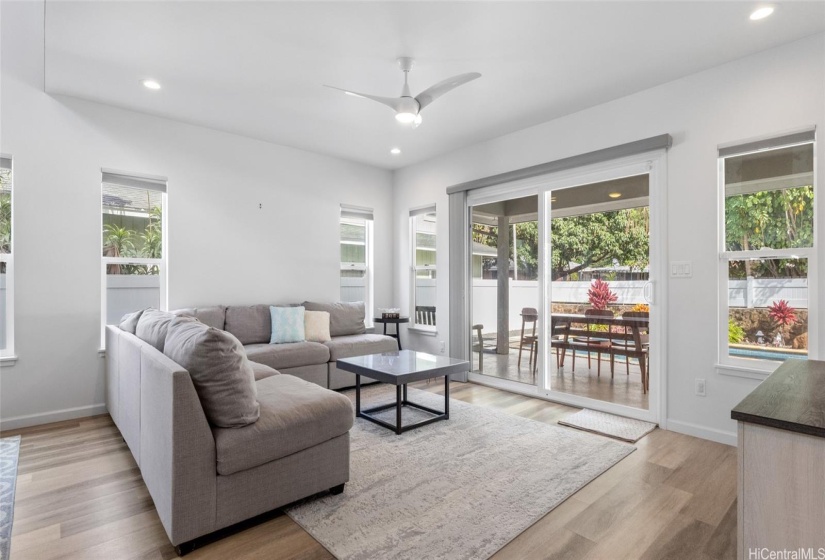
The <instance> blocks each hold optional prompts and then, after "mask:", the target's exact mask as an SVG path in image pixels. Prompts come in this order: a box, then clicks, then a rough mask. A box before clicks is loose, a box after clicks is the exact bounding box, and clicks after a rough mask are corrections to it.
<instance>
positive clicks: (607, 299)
mask: <svg viewBox="0 0 825 560" xmlns="http://www.w3.org/2000/svg"><path fill="white" fill-rule="evenodd" d="M587 299H589V300H590V305H592V306H593V309H607V306H608V305H610V304H611V303H613V302H614V301H616V300H618V299H619V296H617V295H616V294H615V293H613V292H612V291H611V290H610V286H609V285H608V283H607V282H603V281H602V280H601V279H599V278H596V279H595V280H593V283H592V284H590V289H589V290H587Z"/></svg>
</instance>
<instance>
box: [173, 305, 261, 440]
mask: <svg viewBox="0 0 825 560" xmlns="http://www.w3.org/2000/svg"><path fill="white" fill-rule="evenodd" d="M163 353H164V354H166V356H168V357H169V358H171V359H172V360H174V361H175V362H177V363H178V364H179V365H180V366H181V367H183V368H185V369H186V370H187V371H188V372H189V375H190V376H191V377H192V384H193V385H194V386H195V391H197V393H198V398H199V399H200V401H201V406H202V407H203V412H204V414H206V418H207V420H209V422H210V423H211V424H212V425H213V426H219V427H222V428H240V427H242V426H247V425H249V424H252V423H253V422H255V421H257V420H258V416H259V415H260V407H259V405H258V401H257V390H256V387H255V373H254V372H253V370H252V366H250V365H249V360H247V358H246V353H245V352H244V349H243V346H242V345H241V343H240V341H238V339H237V338H235V337H234V336H232V335H231V334H229V333H228V332H225V331H222V330H220V329H216V328H214V327H209V326H206V325H204V324H203V323H201V322H200V321H197V320H195V319H193V318H191V317H176V318H175V319H173V320H172V322H171V324H170V325H169V328H168V333H167V335H166V342H165V344H164V350H163Z"/></svg>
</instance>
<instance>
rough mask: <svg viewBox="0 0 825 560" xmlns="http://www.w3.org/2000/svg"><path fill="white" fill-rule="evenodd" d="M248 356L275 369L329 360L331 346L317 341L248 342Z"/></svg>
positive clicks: (311, 364)
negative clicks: (328, 346)
mask: <svg viewBox="0 0 825 560" xmlns="http://www.w3.org/2000/svg"><path fill="white" fill-rule="evenodd" d="M244 350H246V357H247V358H249V359H250V360H252V361H253V362H258V363H259V364H264V365H267V366H269V367H271V368H275V369H286V368H292V367H300V366H314V365H317V364H325V363H327V362H328V361H329V348H327V347H326V346H324V345H323V344H319V343H317V342H306V341H304V342H287V343H286V344H247V345H246V346H244Z"/></svg>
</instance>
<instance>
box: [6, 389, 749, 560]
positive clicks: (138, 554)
mask: <svg viewBox="0 0 825 560" xmlns="http://www.w3.org/2000/svg"><path fill="white" fill-rule="evenodd" d="M417 386H418V387H419V388H421V389H424V390H428V391H432V392H436V393H437V392H440V391H443V385H442V384H441V383H430V384H426V383H421V384H418V385H417ZM451 396H452V397H454V398H456V399H460V400H463V401H466V402H471V403H474V404H478V405H481V406H487V407H490V408H496V409H500V410H505V411H507V412H510V413H512V414H517V415H520V416H525V417H528V418H532V419H535V420H538V421H540V422H547V423H553V424H554V423H555V422H556V421H557V420H558V419H559V418H562V417H564V416H566V415H568V414H570V413H571V412H573V411H574V410H575V409H572V408H569V407H566V406H562V405H558V404H554V403H549V402H546V401H542V400H537V399H533V398H529V397H523V396H520V395H515V394H511V393H506V392H503V391H500V390H497V389H492V388H489V387H482V386H480V385H474V384H465V383H454V384H453V385H452V388H451ZM15 433H20V434H22V435H23V440H22V445H21V452H20V467H19V473H18V483H17V484H18V486H17V499H16V502H15V515H14V531H13V537H12V558H13V560H27V559H37V560H49V559H54V558H93V559H98V558H99V559H106V560H108V559H121V558H123V559H142V560H157V559H168V558H174V557H175V553H174V550H173V549H172V547H171V545H170V544H169V542H168V540H167V537H166V534H165V533H164V531H163V528H162V527H161V525H160V521H159V519H158V516H157V514H156V513H155V510H154V508H153V506H152V501H151V499H150V497H149V494H148V492H147V490H146V487H145V486H144V485H143V482H142V480H141V478H140V472H139V471H138V469H137V466H136V465H135V463H134V461H133V459H132V456H131V454H130V452H129V450H128V449H127V448H126V445H125V444H124V443H123V441H122V440H121V438H120V435H119V433H118V431H117V428H115V426H114V425H113V424H112V422H111V420H110V419H109V418H108V416H98V417H94V418H87V419H82V420H77V421H68V422H62V423H59V424H52V425H49V426H41V427H37V428H29V429H25V430H20V431H16V432H7V433H3V434H2V435H3V436H6V435H13V434H15ZM636 445H637V447H638V450H637V451H636V452H634V453H632V454H630V455H629V456H628V457H627V458H625V459H623V460H622V461H621V462H619V463H618V464H617V465H615V466H614V467H613V468H611V469H610V470H608V471H607V472H606V473H604V474H602V475H601V476H600V477H598V478H597V479H595V480H594V481H593V482H591V483H590V484H588V485H587V486H585V487H584V488H583V489H581V490H580V491H579V492H577V493H576V494H574V495H573V496H571V497H570V498H569V499H568V500H567V501H565V502H564V503H562V504H561V505H560V506H559V507H557V508H556V509H555V510H553V511H552V512H550V513H548V514H547V515H546V516H545V517H543V518H542V519H541V520H539V521H538V522H537V523H536V524H535V525H533V526H532V527H530V528H529V529H527V530H526V531H525V532H524V533H522V534H521V535H520V536H518V537H517V538H516V539H515V540H513V541H512V542H511V543H510V544H508V545H507V546H506V547H504V548H503V549H502V550H500V551H499V552H498V553H497V554H496V555H495V556H494V558H496V559H497V560H501V559H510V558H519V559H521V558H528V559H532V558H536V559H545V558H564V559H577V558H588V559H593V560H606V559H611V560H618V559H622V558H627V559H643V560H667V559H690V560H712V559H713V560H722V559H727V558H734V556H735V546H736V453H735V449H734V448H733V447H729V446H726V445H721V444H717V443H712V442H708V441H704V440H700V439H696V438H692V437H689V436H684V435H680V434H676V433H674V432H666V431H662V430H655V431H654V432H652V433H651V434H650V435H648V436H646V437H645V438H643V439H642V440H641V441H639V442H638V443H637V444H636ZM513 467H514V468H517V467H518V458H514V461H513ZM186 558H187V559H189V558H191V559H192V560H198V559H206V558H208V559H213V558H214V559H228V558H232V559H263V558H267V559H285V558H289V559H301V560H309V559H315V558H331V556H330V554H329V553H328V552H327V551H326V550H325V549H324V548H323V547H321V545H319V544H318V543H317V542H316V541H315V540H314V539H313V538H312V537H311V536H310V535H309V534H308V533H306V532H305V531H304V530H303V529H301V528H300V527H299V526H298V525H296V524H295V523H294V522H293V521H292V520H291V519H289V517H287V516H285V515H281V516H279V517H276V518H274V519H271V520H269V521H267V522H266V523H263V524H261V525H258V526H256V527H253V528H251V529H247V530H246V531H244V532H242V533H238V534H235V535H233V536H230V537H228V538H225V539H223V540H221V541H218V542H216V543H213V544H211V545H208V546H207V547H205V548H203V549H199V550H196V551H195V552H193V553H192V554H190V555H188V556H187V557H186Z"/></svg>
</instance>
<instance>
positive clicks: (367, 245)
mask: <svg viewBox="0 0 825 560" xmlns="http://www.w3.org/2000/svg"><path fill="white" fill-rule="evenodd" d="M340 243H341V301H363V302H364V308H365V310H366V324H367V326H368V327H369V326H372V317H373V314H372V311H373V309H372V210H371V209H368V208H358V207H355V206H344V205H341V241H340Z"/></svg>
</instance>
